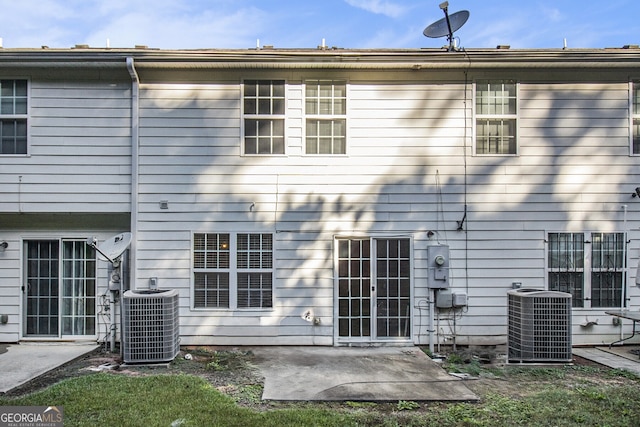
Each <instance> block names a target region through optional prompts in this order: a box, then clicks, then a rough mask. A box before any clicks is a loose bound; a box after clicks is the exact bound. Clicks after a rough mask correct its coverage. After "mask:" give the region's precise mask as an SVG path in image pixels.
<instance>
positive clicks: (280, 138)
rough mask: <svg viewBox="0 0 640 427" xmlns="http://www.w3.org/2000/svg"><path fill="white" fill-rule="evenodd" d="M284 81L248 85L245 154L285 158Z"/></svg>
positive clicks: (253, 81)
mask: <svg viewBox="0 0 640 427" xmlns="http://www.w3.org/2000/svg"><path fill="white" fill-rule="evenodd" d="M284 115H285V85H284V80H246V81H245V82H244V154H284Z"/></svg>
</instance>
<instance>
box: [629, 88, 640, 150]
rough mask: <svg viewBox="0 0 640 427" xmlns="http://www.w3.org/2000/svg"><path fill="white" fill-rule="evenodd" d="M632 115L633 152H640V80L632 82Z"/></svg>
mask: <svg viewBox="0 0 640 427" xmlns="http://www.w3.org/2000/svg"><path fill="white" fill-rule="evenodd" d="M631 93H632V95H631V96H632V102H631V104H632V105H631V115H632V117H633V119H632V120H633V124H632V128H633V132H632V135H633V143H632V145H633V146H632V150H633V151H632V153H633V154H640V82H634V83H632V92H631Z"/></svg>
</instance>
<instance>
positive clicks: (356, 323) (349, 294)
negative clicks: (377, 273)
mask: <svg viewBox="0 0 640 427" xmlns="http://www.w3.org/2000/svg"><path fill="white" fill-rule="evenodd" d="M338 334H339V336H341V337H369V336H371V241H370V240H369V239H353V240H339V241H338Z"/></svg>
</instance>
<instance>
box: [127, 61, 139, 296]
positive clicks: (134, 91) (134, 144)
mask: <svg viewBox="0 0 640 427" xmlns="http://www.w3.org/2000/svg"><path fill="white" fill-rule="evenodd" d="M126 61H127V70H128V71H129V75H130V76H131V227H130V228H131V234H132V238H131V251H130V255H129V266H130V273H129V275H130V279H129V287H130V288H131V289H135V288H136V279H137V276H138V274H137V268H136V265H137V259H138V256H137V254H138V250H137V241H138V182H139V179H138V178H139V177H138V174H139V171H138V170H139V164H140V159H139V144H138V141H139V136H140V78H139V77H138V73H137V71H136V68H135V64H134V60H133V58H132V57H127V59H126Z"/></svg>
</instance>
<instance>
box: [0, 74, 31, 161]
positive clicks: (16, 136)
mask: <svg viewBox="0 0 640 427" xmlns="http://www.w3.org/2000/svg"><path fill="white" fill-rule="evenodd" d="M3 154H27V81H26V80H0V155H3Z"/></svg>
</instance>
